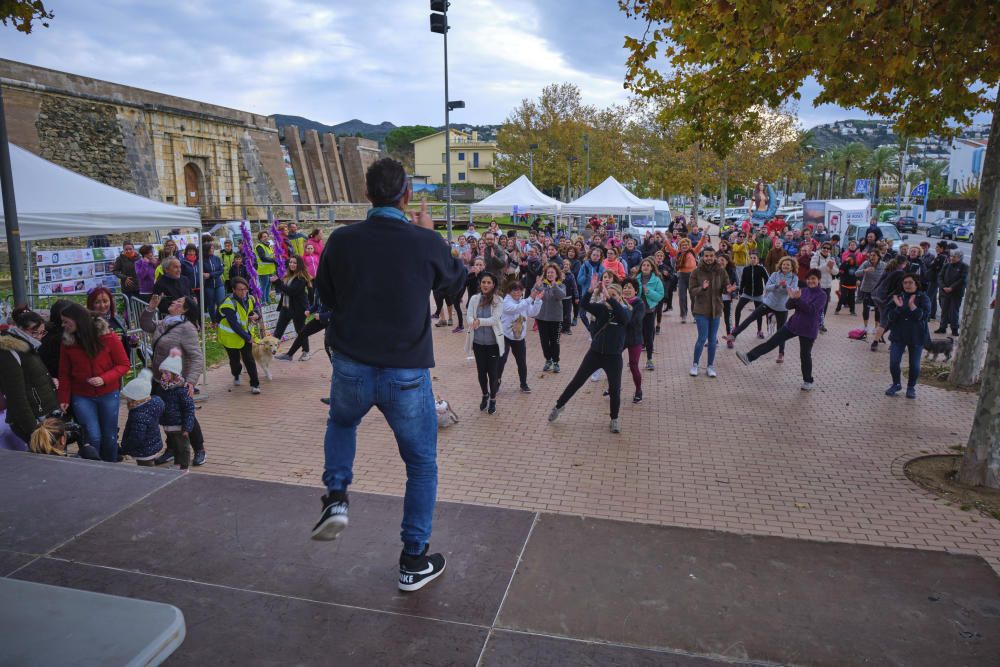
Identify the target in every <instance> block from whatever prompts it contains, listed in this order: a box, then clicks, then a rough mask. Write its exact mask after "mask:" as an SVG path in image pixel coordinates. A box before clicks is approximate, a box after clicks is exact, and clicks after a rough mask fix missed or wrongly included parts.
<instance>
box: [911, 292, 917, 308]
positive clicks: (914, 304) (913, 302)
mask: <svg viewBox="0 0 1000 667" xmlns="http://www.w3.org/2000/svg"><path fill="white" fill-rule="evenodd" d="M916 309H917V295H916V294H911V295H910V310H916Z"/></svg>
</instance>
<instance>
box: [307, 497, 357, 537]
mask: <svg viewBox="0 0 1000 667" xmlns="http://www.w3.org/2000/svg"><path fill="white" fill-rule="evenodd" d="M322 500H323V513H322V514H320V515H319V521H317V522H316V525H315V526H313V529H312V538H313V539H314V540H335V539H337V535H340V533H341V531H343V530H344V529H345V528H347V506H348V505H350V502H349V501H348V500H347V492H346V491H339V492H338V491H330V492H329V493H328V494H327V495H325V496H323V498H322Z"/></svg>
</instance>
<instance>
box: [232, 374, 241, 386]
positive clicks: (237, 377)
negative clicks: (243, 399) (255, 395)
mask: <svg viewBox="0 0 1000 667" xmlns="http://www.w3.org/2000/svg"><path fill="white" fill-rule="evenodd" d="M233 386H234V387H238V386H240V378H239V376H238V375H237V376H236V377H234V378H233Z"/></svg>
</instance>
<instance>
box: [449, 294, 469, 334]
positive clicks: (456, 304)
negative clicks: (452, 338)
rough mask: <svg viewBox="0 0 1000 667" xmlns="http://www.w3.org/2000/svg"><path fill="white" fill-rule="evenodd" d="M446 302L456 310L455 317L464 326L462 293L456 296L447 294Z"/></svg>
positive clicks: (459, 324)
mask: <svg viewBox="0 0 1000 667" xmlns="http://www.w3.org/2000/svg"><path fill="white" fill-rule="evenodd" d="M444 302H445V303H446V304H448V305H449V306H451V308H452V310H454V311H455V319H456V320H458V326H460V327H464V326H465V324H464V323H463V322H462V293H461V292H459V293H458V294H456V295H455V296H450V297H449V296H446V297H445V298H444Z"/></svg>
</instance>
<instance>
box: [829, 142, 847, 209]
mask: <svg viewBox="0 0 1000 667" xmlns="http://www.w3.org/2000/svg"><path fill="white" fill-rule="evenodd" d="M825 157H826V170H827V173H828V174H829V175H830V194H829V195H828V197H827V198H828V199H833V191H834V188H835V187H836V185H837V175H838V174H840V168H841V166H843V164H844V146H838V147H837V148H834V149H833V150H832V151H829V152H827V154H826V156H825Z"/></svg>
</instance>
